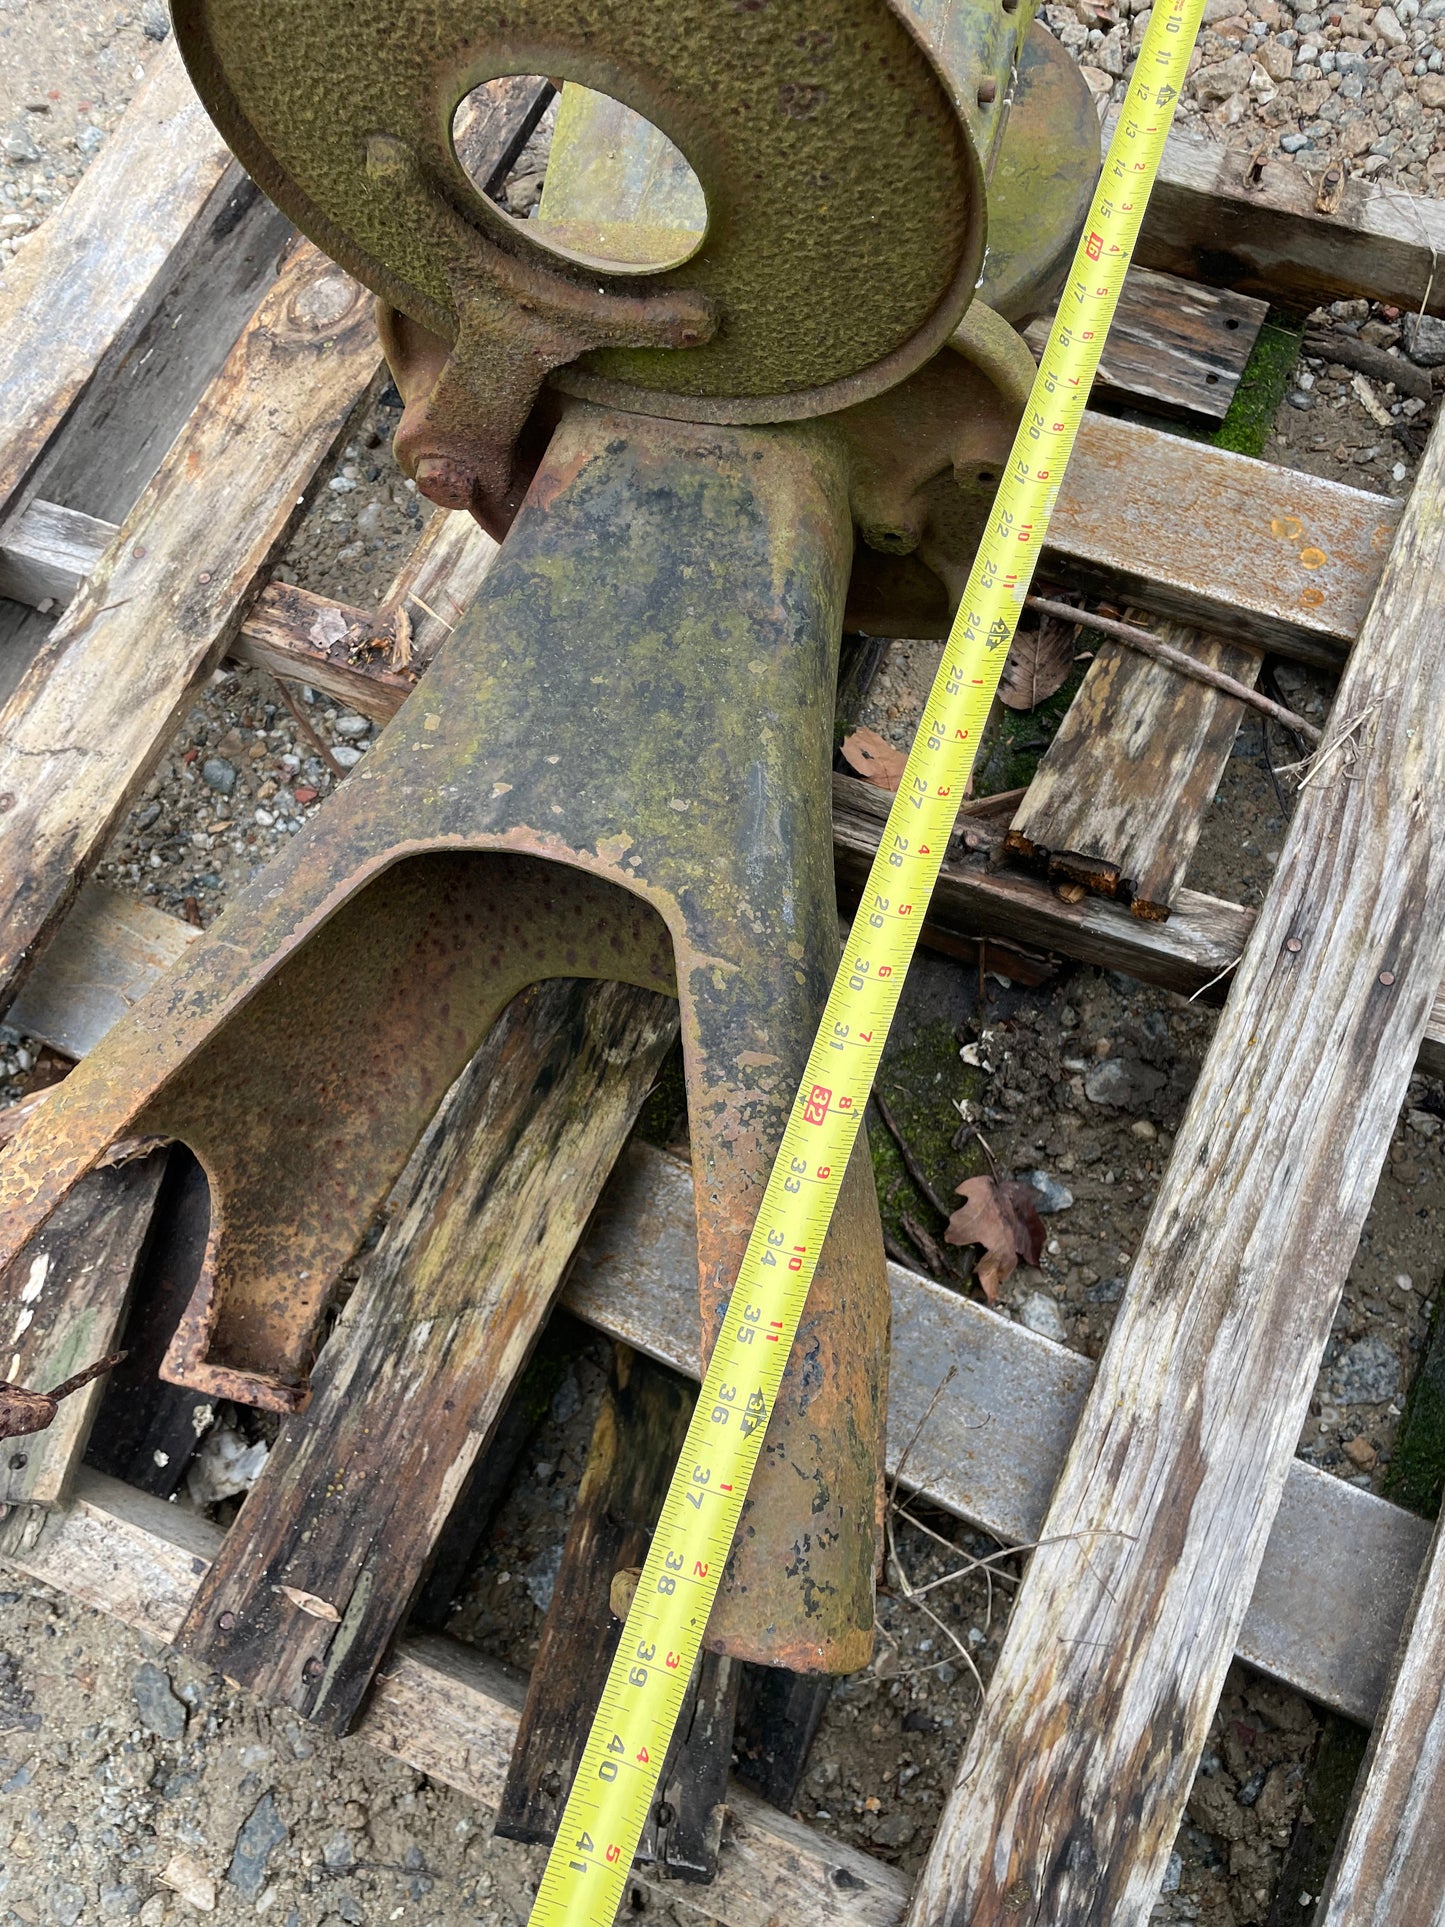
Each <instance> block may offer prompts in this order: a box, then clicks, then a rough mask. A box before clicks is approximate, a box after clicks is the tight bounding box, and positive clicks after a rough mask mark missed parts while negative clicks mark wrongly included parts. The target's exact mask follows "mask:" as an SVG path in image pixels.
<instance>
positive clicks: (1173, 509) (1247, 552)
mask: <svg viewBox="0 0 1445 1927" xmlns="http://www.w3.org/2000/svg"><path fill="white" fill-rule="evenodd" d="M1399 518H1400V504H1399V503H1398V502H1396V501H1393V500H1392V499H1391V498H1390V497H1389V496H1385V495H1371V494H1368V493H1367V492H1366V491H1365V490H1364V489H1355V488H1345V487H1343V486H1342V485H1341V484H1340V483H1338V482H1327V481H1324V480H1322V479H1321V478H1320V477H1319V476H1315V475H1307V474H1304V473H1303V472H1302V471H1299V470H1295V469H1286V468H1277V467H1276V466H1275V465H1274V464H1273V463H1271V462H1257V461H1255V460H1253V459H1252V458H1251V457H1250V456H1248V455H1234V454H1231V453H1230V452H1229V451H1228V450H1226V449H1222V448H1210V447H1209V446H1208V445H1207V444H1205V443H1202V442H1191V441H1185V440H1184V439H1183V438H1182V437H1179V436H1174V435H1165V434H1161V433H1160V432H1159V431H1158V430H1157V429H1151V428H1144V427H1141V426H1139V425H1137V424H1136V423H1132V422H1122V421H1111V420H1109V419H1108V418H1107V417H1106V416H1103V415H1094V414H1087V415H1085V417H1084V420H1083V425H1082V428H1081V430H1080V433H1079V442H1078V447H1077V450H1076V452H1075V455H1074V459H1073V460H1072V461H1071V462H1070V464H1069V472H1068V474H1067V476H1066V477H1065V479H1064V484H1063V487H1062V488H1061V489H1060V491H1059V499H1058V504H1057V506H1056V508H1055V510H1054V518H1053V521H1052V522H1051V523H1050V525H1049V533H1048V540H1047V543H1046V545H1045V555H1046V557H1047V558H1048V559H1047V560H1046V562H1045V563H1044V565H1043V566H1044V569H1045V571H1046V572H1047V574H1048V575H1049V576H1050V577H1051V578H1052V579H1054V580H1065V581H1068V582H1070V583H1072V584H1074V585H1075V586H1076V587H1079V588H1085V589H1094V590H1098V591H1100V592H1102V593H1105V594H1107V595H1109V596H1111V597H1112V598H1113V599H1114V600H1115V601H1116V602H1117V601H1125V602H1134V603H1137V604H1138V605H1139V607H1140V608H1142V609H1148V610H1150V611H1151V612H1152V613H1153V614H1155V615H1161V616H1167V617H1169V618H1170V619H1171V620H1172V621H1176V622H1184V623H1189V624H1191V625H1193V626H1194V627H1196V628H1199V629H1203V630H1206V631H1210V632H1215V631H1217V632H1218V633H1220V634H1223V635H1227V636H1229V637H1230V638H1231V639H1232V640H1234V641H1235V642H1248V643H1253V644H1254V645H1255V646H1256V647H1258V648H1261V649H1274V650H1277V651H1278V652H1279V653H1280V654H1281V655H1286V656H1293V657H1295V658H1296V659H1297V660H1298V661H1300V662H1311V663H1317V664H1320V665H1321V666H1323V667H1325V668H1338V667H1339V665H1340V664H1341V663H1342V662H1343V661H1344V658H1345V656H1346V654H1347V653H1348V650H1349V648H1350V645H1351V644H1352V643H1353V641H1354V639H1355V637H1356V636H1357V635H1358V634H1359V631H1360V625H1361V623H1362V622H1363V621H1364V619H1365V612H1366V611H1367V609H1368V608H1369V606H1370V597H1371V596H1372V595H1373V594H1374V591H1375V587H1376V584H1377V583H1378V582H1379V579H1380V571H1381V568H1382V567H1383V565H1384V560H1385V555H1386V552H1387V550H1388V549H1389V546H1390V540H1391V537H1392V536H1393V534H1394V531H1395V526H1396V524H1397V522H1398V521H1399ZM1181 530H1184V531H1187V540H1181V539H1180V532H1181Z"/></svg>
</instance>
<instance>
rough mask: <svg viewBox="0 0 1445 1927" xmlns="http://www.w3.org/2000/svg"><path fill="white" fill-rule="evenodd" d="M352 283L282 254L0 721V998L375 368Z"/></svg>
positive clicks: (220, 638)
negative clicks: (284, 259)
mask: <svg viewBox="0 0 1445 1927" xmlns="http://www.w3.org/2000/svg"><path fill="white" fill-rule="evenodd" d="M375 357H376V335H375V324H374V322H373V319H372V314H371V304H370V301H369V299H368V298H367V297H366V296H365V294H364V292H363V290H362V289H361V288H359V287H358V286H357V284H356V283H355V282H354V281H352V280H351V279H350V278H349V277H348V276H347V275H344V274H343V273H342V272H341V270H340V269H339V268H336V267H334V266H333V265H332V264H331V263H330V262H329V261H327V260H326V259H325V257H324V256H322V255H320V254H318V253H317V252H316V250H315V249H313V248H310V247H309V246H308V247H302V248H300V249H298V251H297V253H296V254H295V255H294V256H293V257H292V260H291V261H290V263H289V264H288V266H287V268H286V271H285V272H284V273H283V275H282V276H281V279H280V280H279V281H278V282H277V284H276V287H275V289H274V290H273V291H272V293H271V294H269V295H268V296H267V297H266V299H265V300H264V301H263V302H262V304H261V306H260V308H259V309H258V310H257V312H256V314H255V316H254V317H253V319H252V322H251V324H250V326H249V327H248V328H247V330H246V332H245V333H244V334H243V335H242V337H241V340H240V341H239V342H238V343H237V345H236V347H235V348H234V349H233V351H232V353H231V355H230V357H229V359H228V360H227V362H226V365H225V367H224V369H223V370H222V372H221V374H220V375H219V376H218V377H217V379H216V381H215V382H213V383H212V386H211V389H210V391H209V393H208V397H207V400H206V403H205V405H204V406H203V407H201V408H199V409H198V410H197V411H196V413H195V414H194V415H193V417H192V418H191V421H190V422H189V424H188V425H187V427H186V429H185V430H184V431H183V432H182V434H181V436H180V438H179V439H178V440H177V442H176V443H175V446H174V447H173V448H172V449H171V451H170V453H169V454H168V455H167V456H166V459H165V461H164V462H163V463H162V465H161V467H160V470H159V471H158V473H157V475H156V477H155V479H154V480H153V481H152V482H151V484H150V485H149V487H148V488H147V489H146V491H145V493H144V494H143V495H142V497H141V499H140V501H139V502H138V503H137V505H136V507H135V508H134V509H133V510H132V512H131V514H130V515H129V516H128V517H127V518H126V521H125V523H124V525H123V526H122V528H121V530H120V532H119V534H118V535H117V536H116V538H115V540H114V542H113V543H112V544H111V546H110V548H109V549H108V550H107V551H106V554H105V557H104V559H103V560H102V562H101V563H100V565H99V567H98V569H97V570H96V571H95V572H94V573H92V575H91V576H90V577H89V578H88V579H87V582H86V585H85V588H84V589H83V590H82V591H81V593H80V594H79V595H78V596H77V597H76V599H75V601H74V602H73V603H72V604H71V606H70V608H69V610H68V611H67V612H66V614H65V615H64V616H63V617H62V618H61V620H60V622H59V623H58V624H57V625H56V627H55V629H54V631H53V632H52V634H51V636H50V639H49V641H48V642H47V643H46V644H45V645H44V647H43V648H42V650H41V652H40V654H39V656H38V657H37V658H36V660H35V662H33V663H32V664H31V666H30V669H29V671H28V672H27V674H26V676H25V678H24V680H23V681H22V682H21V684H20V686H19V688H18V689H17V690H16V691H15V692H14V694H13V695H12V696H11V698H10V700H9V702H8V703H7V704H6V705H5V708H4V710H3V712H0V794H3V795H4V796H5V797H6V798H7V799H8V808H7V810H6V813H5V814H4V815H3V816H0V930H3V937H0V999H3V1001H4V1002H8V1001H9V998H10V996H11V995H13V992H14V990H15V989H16V988H17V987H18V984H19V982H20V980H21V978H22V977H23V975H24V973H25V971H26V969H27V968H28V966H29V964H30V962H31V961H32V959H33V957H34V955H35V954H36V952H37V950H38V949H39V948H40V947H41V946H42V945H43V944H44V943H45V941H46V940H47V938H48V937H49V935H50V934H51V932H52V931H53V930H54V928H55V926H56V924H57V922H58V920H59V918H60V916H61V915H62V913H63V912H64V910H65V909H66V907H67V906H68V904H69V903H70V901H71V899H72V898H73V896H74V893H75V889H76V886H77V884H78V883H79V882H80V880H81V878H82V877H83V875H84V874H85V872H86V871H87V870H88V869H89V868H90V866H91V864H92V863H94V861H95V860H96V858H97V857H98V855H99V853H100V851H101V850H102V849H103V847H104V844H105V841H106V839H107V838H108V836H109V834H110V832H111V830H112V829H113V827H114V826H115V824H116V823H117V821H118V820H119V818H120V816H121V815H122V813H123V812H124V811H125V809H126V808H127V807H128V805H129V803H130V801H131V799H132V797H133V796H134V794H135V792H136V790H137V789H138V787H139V785H140V784H141V783H142V782H143V780H144V778H145V776H146V774H147V773H148V771H149V770H150V768H151V766H152V764H153V762H154V760H155V758H156V757H157V756H158V755H159V754H160V751H161V749H162V747H163V746H164V743H165V741H166V739H167V738H168V736H169V734H170V731H171V729H172V728H173V727H174V724H175V721H176V719H177V717H178V715H179V714H180V711H181V708H182V705H183V704H184V702H185V700H186V699H187V696H188V694H189V692H190V690H191V689H192V688H193V687H194V686H195V684H196V682H197V680H199V679H200V678H201V677H203V676H204V675H205V674H206V673H207V672H208V671H209V670H210V669H211V668H213V667H214V666H215V664H216V663H217V662H218V661H219V660H220V657H221V655H222V653H223V652H224V650H225V648H226V645H227V644H228V642H229V641H230V639H231V637H232V635H233V634H234V633H235V630H236V627H237V626H238V623H239V619H240V612H241V609H242V607H243V606H244V603H245V601H246V600H247V599H248V598H249V597H250V595H251V594H252V593H254V590H255V587H256V584H257V582H258V580H259V578H260V575H261V572H262V570H263V569H264V568H265V567H266V566H267V564H268V563H269V560H270V558H271V556H272V554H273V553H274V551H275V548H276V545H277V544H278V543H279V541H280V540H281V538H282V536H283V534H284V533H285V531H286V529H287V528H288V527H289V526H290V524H291V522H292V521H293V520H294V518H295V516H296V513H297V502H298V499H299V498H300V497H301V496H302V494H303V493H304V491H305V489H306V487H307V485H308V484H309V482H310V480H311V477H312V475H313V474H314V472H315V470H316V468H317V466H318V465H319V463H320V462H321V460H322V458H323V457H324V455H325V454H326V451H327V449H328V448H329V447H330V444H331V442H332V439H333V438H334V436H335V434H336V433H337V431H338V429H339V428H340V427H341V425H342V423H343V422H344V421H345V418H346V415H347V413H348V411H349V410H350V407H351V405H352V403H353V402H354V400H355V398H356V395H357V393H358V391H359V389H360V388H361V387H362V385H363V384H364V382H365V381H366V379H367V378H368V376H369V374H370V371H371V369H372V368H373V367H374V366H375Z"/></svg>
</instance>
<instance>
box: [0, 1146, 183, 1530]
mask: <svg viewBox="0 0 1445 1927" xmlns="http://www.w3.org/2000/svg"><path fill="white" fill-rule="evenodd" d="M165 1163H166V1158H165V1153H164V1152H163V1151H161V1152H154V1153H152V1155H151V1156H150V1157H148V1158H141V1159H136V1160H134V1161H133V1162H132V1163H129V1164H124V1165H121V1166H120V1167H119V1168H118V1169H109V1170H107V1169H102V1170H99V1171H92V1172H91V1174H90V1176H89V1177H87V1178H84V1179H83V1180H82V1181H81V1182H80V1183H79V1184H78V1185H77V1186H76V1187H75V1190H74V1191H73V1192H72V1193H71V1194H70V1196H69V1197H67V1198H66V1199H65V1200H64V1201H63V1202H62V1204H61V1205H60V1207H59V1209H58V1210H57V1211H56V1213H55V1216H54V1217H53V1218H52V1219H51V1220H50V1222H49V1223H48V1224H47V1225H46V1226H45V1228H44V1230H43V1231H42V1232H41V1233H40V1234H39V1236H38V1237H36V1238H34V1239H32V1241H31V1242H30V1243H29V1244H28V1245H27V1246H26V1247H25V1249H24V1250H23V1251H22V1252H21V1253H20V1254H19V1256H18V1257H17V1258H16V1259H15V1261H14V1263H13V1264H11V1265H10V1267H9V1268H8V1270H7V1271H6V1272H5V1274H4V1275H3V1276H0V1293H3V1295H4V1298H5V1301H6V1304H7V1320H6V1322H7V1327H8V1329H6V1330H5V1331H4V1332H3V1333H0V1378H4V1379H7V1380H8V1381H9V1382H10V1383H11V1384H18V1385H26V1386H28V1387H29V1388H30V1389H31V1390H32V1391H37V1392H48V1391H50V1390H51V1389H52V1387H54V1386H56V1385H59V1384H60V1383H61V1382H62V1380H64V1379H67V1378H69V1377H71V1376H72V1374H74V1373H76V1372H81V1371H84V1370H85V1368H86V1366H88V1365H93V1364H95V1363H96V1362H97V1360H99V1359H102V1358H105V1357H107V1356H108V1355H109V1354H110V1353H111V1352H113V1351H114V1350H115V1341H116V1334H117V1332H118V1331H119V1328H120V1323H121V1317H122V1315H123V1313H124V1310H125V1304H126V1300H127V1298H128V1296H129V1293H130V1288H131V1281H132V1279H133V1277H134V1274H135V1267H136V1261H137V1259H138V1257H139V1256H140V1251H141V1247H142V1245H143V1244H144V1242H145V1237H146V1233H147V1231H148V1230H149V1228H150V1221H151V1210H152V1207H153V1206H154V1204H155V1199H156V1192H157V1191H158V1189H159V1188H160V1182H161V1177H162V1174H163V1172H164V1170H165ZM11 1307H13V1308H15V1309H14V1316H13V1318H12V1317H11V1316H10V1315H9V1309H8V1308H11ZM104 1389H105V1388H104V1386H103V1384H102V1383H101V1382H100V1381H99V1380H96V1381H95V1382H94V1383H92V1384H90V1385H87V1386H86V1387H85V1388H84V1390H83V1391H79V1392H76V1393H74V1394H73V1395H72V1396H71V1397H70V1398H67V1399H63V1400H62V1401H61V1404H60V1407H59V1410H58V1411H57V1413H56V1416H55V1420H54V1422H53V1423H52V1424H51V1425H50V1426H49V1428H48V1429H47V1430H46V1431H44V1432H36V1433H34V1434H33V1435H31V1436H29V1437H21V1438H18V1439H12V1440H9V1441H7V1443H6V1446H5V1449H4V1452H3V1453H0V1508H3V1507H5V1506H22V1507H23V1506H27V1505H60V1504H62V1503H63V1502H64V1500H65V1499H66V1497H67V1496H68V1494H69V1492H70V1488H71V1485H72V1482H73V1480H74V1477H75V1473H76V1469H77V1467H78V1466H79V1464H80V1458H81V1454H82V1453H83V1452H84V1451H85V1443H86V1440H87V1438H88V1437H89V1436H90V1428H91V1424H92V1423H93V1421H94V1418H95V1414H96V1411H97V1409H98V1408H99V1405H100V1400H101V1397H102V1394H103V1392H104Z"/></svg>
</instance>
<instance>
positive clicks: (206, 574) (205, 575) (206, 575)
mask: <svg viewBox="0 0 1445 1927" xmlns="http://www.w3.org/2000/svg"><path fill="white" fill-rule="evenodd" d="M196 579H197V581H200V582H209V581H210V579H211V572H210V570H209V569H203V570H202V571H201V574H200V575H199V576H198V577H197V578H196Z"/></svg>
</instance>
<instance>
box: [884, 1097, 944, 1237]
mask: <svg viewBox="0 0 1445 1927" xmlns="http://www.w3.org/2000/svg"><path fill="white" fill-rule="evenodd" d="M873 1102H874V1104H875V1106H876V1107H877V1110H878V1115H879V1117H881V1118H882V1120H883V1128H884V1130H885V1131H887V1133H888V1135H889V1137H891V1138H892V1140H893V1142H894V1143H895V1144H896V1145H897V1146H898V1155H899V1156H900V1157H901V1158H902V1159H903V1168H904V1170H905V1171H907V1173H908V1175H909V1177H910V1178H912V1180H913V1182H914V1183H915V1184H916V1185H917V1186H918V1189H919V1191H920V1192H921V1194H922V1195H923V1196H924V1197H925V1198H927V1200H928V1202H929V1203H930V1204H931V1205H932V1206H933V1208H934V1210H935V1211H936V1212H937V1213H938V1215H939V1217H940V1218H942V1219H943V1220H944V1221H945V1222H947V1220H948V1219H949V1218H951V1217H952V1216H953V1213H952V1212H951V1211H950V1210H949V1208H948V1206H947V1205H946V1204H945V1203H944V1202H943V1199H942V1198H940V1197H939V1195H938V1193H937V1192H936V1191H935V1190H934V1188H933V1186H932V1185H931V1184H930V1183H929V1181H928V1176H927V1173H926V1172H925V1171H924V1169H923V1166H922V1165H921V1164H920V1163H919V1162H918V1159H917V1158H916V1157H915V1156H914V1154H913V1147H912V1145H911V1144H910V1143H909V1142H908V1140H907V1138H906V1137H904V1135H903V1133H902V1131H900V1130H899V1128H898V1124H897V1121H896V1119H895V1118H894V1116H893V1113H892V1112H891V1111H890V1110H889V1108H888V1105H887V1102H886V1100H885V1099H884V1096H883V1093H882V1092H881V1091H879V1090H875V1091H874V1093H873Z"/></svg>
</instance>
